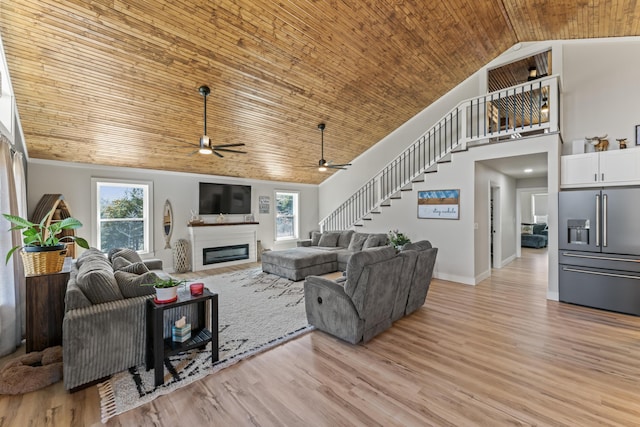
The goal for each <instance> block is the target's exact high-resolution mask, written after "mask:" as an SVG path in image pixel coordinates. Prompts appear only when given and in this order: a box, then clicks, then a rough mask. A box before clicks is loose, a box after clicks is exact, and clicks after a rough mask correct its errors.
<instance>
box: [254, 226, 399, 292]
mask: <svg viewBox="0 0 640 427" xmlns="http://www.w3.org/2000/svg"><path fill="white" fill-rule="evenodd" d="M388 242H389V240H388V237H387V235H386V234H385V233H375V234H370V233H358V232H355V231H354V230H342V231H325V232H324V233H320V232H313V233H311V239H308V240H302V241H299V242H298V247H296V248H293V249H287V250H282V251H268V252H264V253H263V254H262V271H264V272H266V273H271V274H276V275H278V276H281V277H286V278H287V279H290V280H293V281H298V280H303V279H304V278H305V277H307V276H310V275H322V274H327V273H332V272H334V271H344V270H345V269H346V268H347V263H348V262H349V259H350V258H351V256H352V255H353V254H355V253H358V252H361V251H363V250H368V249H371V248H376V247H380V246H386V245H387V244H388Z"/></svg>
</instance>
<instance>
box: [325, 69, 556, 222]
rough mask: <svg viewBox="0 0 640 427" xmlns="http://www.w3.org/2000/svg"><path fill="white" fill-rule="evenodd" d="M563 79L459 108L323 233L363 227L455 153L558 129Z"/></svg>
mask: <svg viewBox="0 0 640 427" xmlns="http://www.w3.org/2000/svg"><path fill="white" fill-rule="evenodd" d="M559 118H560V115H559V78H558V77H557V76H551V77H547V78H544V79H538V80H535V81H531V82H527V83H523V84H519V85H517V86H512V87H510V88H507V89H503V90H500V91H496V92H492V93H489V94H486V95H482V96H479V97H476V98H472V99H469V100H466V101H463V102H461V103H460V104H458V106H457V107H455V108H453V109H452V110H451V111H449V112H448V113H447V114H446V115H445V116H444V117H443V118H442V119H440V121H438V122H437V123H436V124H434V125H433V126H432V127H431V128H429V129H428V130H427V131H426V132H425V133H424V134H422V136H420V137H419V138H418V139H417V141H415V142H414V143H413V144H411V145H410V146H409V147H408V148H407V149H406V150H405V151H403V152H402V153H401V154H400V155H399V156H397V157H396V158H395V159H393V160H392V161H391V162H389V163H388V164H387V165H386V166H385V167H384V168H383V169H382V170H381V171H380V172H378V173H377V174H376V175H375V176H374V177H373V178H371V179H370V180H369V181H367V182H366V183H365V184H364V185H363V186H362V187H360V188H359V189H358V190H357V191H356V192H355V193H354V194H353V195H352V196H351V197H349V198H348V199H347V200H346V201H345V202H344V203H343V204H341V205H340V206H339V207H338V208H337V209H335V210H334V211H333V212H331V213H330V214H329V215H327V216H326V217H325V218H323V219H322V220H321V221H320V229H321V230H343V229H347V228H351V227H353V226H356V225H362V221H363V220H365V219H371V215H372V214H374V213H379V212H380V208H381V207H383V206H388V205H390V203H391V200H392V199H394V198H399V197H400V193H401V191H403V190H409V189H411V186H412V184H413V183H414V182H419V181H422V180H424V177H425V174H426V173H429V172H436V171H437V165H438V164H439V163H443V162H448V161H450V160H451V156H452V153H454V152H456V151H464V150H466V149H467V147H468V144H469V143H472V142H479V141H486V142H492V141H499V140H503V139H517V138H520V137H522V136H525V135H535V134H538V133H546V132H556V131H558V130H559Z"/></svg>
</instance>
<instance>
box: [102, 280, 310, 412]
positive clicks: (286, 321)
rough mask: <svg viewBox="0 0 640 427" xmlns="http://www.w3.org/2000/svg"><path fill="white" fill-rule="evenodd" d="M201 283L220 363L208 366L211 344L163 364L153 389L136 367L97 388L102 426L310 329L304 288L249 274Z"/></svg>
mask: <svg viewBox="0 0 640 427" xmlns="http://www.w3.org/2000/svg"><path fill="white" fill-rule="evenodd" d="M196 281H197V282H203V283H204V284H205V286H206V287H207V288H209V289H210V290H211V291H212V292H215V293H217V294H218V306H219V309H218V312H219V313H218V322H219V357H220V360H219V361H218V362H216V364H215V365H213V366H212V365H211V343H209V344H208V345H207V347H206V349H204V350H192V351H190V352H187V353H183V354H179V355H176V356H173V357H170V358H169V359H167V360H166V361H165V377H164V379H165V382H164V384H163V385H161V386H159V387H155V386H154V379H153V373H154V371H153V369H151V370H149V371H147V370H146V369H145V366H144V365H142V366H137V367H134V368H131V369H129V370H128V371H124V372H120V373H118V374H116V375H114V376H113V377H112V378H111V379H109V380H107V381H106V382H104V383H102V384H99V385H98V391H99V393H100V405H101V412H102V422H106V421H107V420H108V419H109V418H111V417H113V416H115V415H118V414H121V413H123V412H126V411H128V410H130V409H133V408H135V407H137V406H140V405H142V404H144V403H147V402H150V401H152V400H153V399H155V398H156V397H158V396H161V395H163V394H167V393H170V392H172V391H174V390H176V389H178V388H180V387H184V386H185V385H187V384H190V383H192V382H194V381H197V380H199V379H201V378H203V377H205V376H207V375H209V374H212V373H214V372H217V371H219V370H221V369H223V368H226V367H228V366H231V365H233V364H235V363H237V362H239V361H241V360H243V359H245V358H247V357H249V356H252V355H254V354H257V353H259V352H261V351H264V350H267V349H269V348H272V347H274V346H276V345H278V344H281V343H283V342H285V341H287V340H290V339H292V338H294V337H297V336H299V335H301V334H304V333H306V332H308V331H310V330H311V329H313V327H312V326H309V325H308V323H307V317H306V313H305V308H304V289H303V283H304V282H302V281H300V282H292V281H290V280H288V279H284V278H282V277H278V276H275V275H272V274H267V273H263V272H262V271H261V269H260V268H253V269H248V270H243V271H239V272H234V273H226V274H220V275H216V276H210V277H206V278H204V279H198V280H192V281H190V282H196Z"/></svg>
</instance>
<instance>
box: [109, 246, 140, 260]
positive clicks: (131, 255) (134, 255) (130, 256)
mask: <svg viewBox="0 0 640 427" xmlns="http://www.w3.org/2000/svg"><path fill="white" fill-rule="evenodd" d="M119 256H121V257H123V258H125V259H127V260H129V261H131V262H142V258H140V255H138V252H136V251H134V250H133V249H128V248H126V249H122V250H120V251H118V252H116V253H114V254H113V255H112V256H111V258H112V259H113V258H116V257H119Z"/></svg>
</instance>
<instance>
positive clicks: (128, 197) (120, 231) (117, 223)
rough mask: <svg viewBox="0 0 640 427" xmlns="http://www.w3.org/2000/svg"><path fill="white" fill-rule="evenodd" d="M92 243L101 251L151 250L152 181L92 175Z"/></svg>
mask: <svg viewBox="0 0 640 427" xmlns="http://www.w3.org/2000/svg"><path fill="white" fill-rule="evenodd" d="M91 181H92V184H93V194H92V196H93V197H92V199H93V201H94V203H93V207H92V211H93V212H92V217H93V219H94V221H93V227H92V228H93V233H94V234H93V242H94V243H95V247H97V248H99V249H100V250H101V251H103V252H107V251H109V250H110V249H113V248H130V249H133V250H135V251H137V252H139V253H149V252H152V250H153V233H152V231H151V225H152V222H153V221H152V217H151V211H150V210H151V207H152V206H153V183H152V182H150V181H122V180H107V179H100V178H92V180H91Z"/></svg>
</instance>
